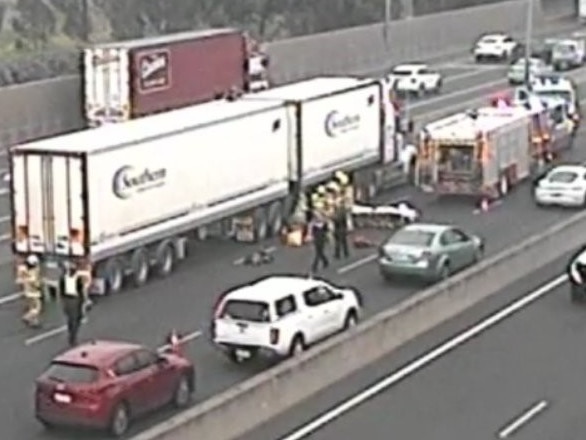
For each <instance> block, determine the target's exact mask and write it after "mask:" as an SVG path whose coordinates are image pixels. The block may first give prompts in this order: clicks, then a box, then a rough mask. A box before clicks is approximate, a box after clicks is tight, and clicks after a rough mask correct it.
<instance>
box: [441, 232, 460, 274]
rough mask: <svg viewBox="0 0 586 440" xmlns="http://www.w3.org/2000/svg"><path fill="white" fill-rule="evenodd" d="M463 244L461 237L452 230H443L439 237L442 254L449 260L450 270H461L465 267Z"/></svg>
mask: <svg viewBox="0 0 586 440" xmlns="http://www.w3.org/2000/svg"><path fill="white" fill-rule="evenodd" d="M463 244H464V243H463V242H462V238H461V236H459V235H458V234H456V233H455V231H454V230H453V229H447V230H445V231H444V232H443V233H442V234H441V236H440V245H441V249H442V253H443V254H445V255H446V256H447V257H448V258H449V260H450V266H451V269H452V270H458V269H461V268H462V267H463V266H464V265H465V258H464V255H463V254H464V252H463V249H462V247H463Z"/></svg>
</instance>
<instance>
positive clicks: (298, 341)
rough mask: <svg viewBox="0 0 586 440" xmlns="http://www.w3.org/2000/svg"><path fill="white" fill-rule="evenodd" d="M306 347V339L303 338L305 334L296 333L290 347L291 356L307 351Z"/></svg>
mask: <svg viewBox="0 0 586 440" xmlns="http://www.w3.org/2000/svg"><path fill="white" fill-rule="evenodd" d="M305 348H306V347H305V341H304V339H303V336H301V335H296V336H295V337H294V338H293V340H292V341H291V346H290V348H289V356H290V357H295V356H298V355H300V354H301V353H303V352H304V351H305Z"/></svg>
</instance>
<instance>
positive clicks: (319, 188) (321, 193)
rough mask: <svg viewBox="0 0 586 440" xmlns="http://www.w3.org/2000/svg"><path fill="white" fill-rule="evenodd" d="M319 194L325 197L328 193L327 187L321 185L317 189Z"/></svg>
mask: <svg viewBox="0 0 586 440" xmlns="http://www.w3.org/2000/svg"><path fill="white" fill-rule="evenodd" d="M317 193H318V194H320V195H324V194H325V193H326V187H325V186H323V185H320V186H318V187H317Z"/></svg>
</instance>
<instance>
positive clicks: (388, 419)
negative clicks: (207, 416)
mask: <svg viewBox="0 0 586 440" xmlns="http://www.w3.org/2000/svg"><path fill="white" fill-rule="evenodd" d="M566 262H567V260H566V259H563V260H560V261H558V262H557V263H556V264H552V265H550V266H548V267H547V268H545V269H541V268H536V271H535V273H533V274H531V275H530V276H528V277H526V278H524V279H522V280H519V281H518V282H516V283H514V284H513V285H511V286H507V287H506V288H505V289H503V290H502V291H501V292H499V293H498V294H497V295H496V296H495V298H492V299H490V300H489V301H486V302H484V303H482V304H480V305H478V306H477V307H474V308H473V309H471V310H470V311H469V312H467V313H464V314H462V315H460V316H459V317H457V318H456V319H455V320H453V321H450V322H448V323H446V324H444V325H442V326H440V327H438V328H436V329H434V330H432V331H431V332H429V333H428V334H426V335H424V336H422V337H421V338H418V339H415V340H414V341H412V342H411V343H409V344H408V345H406V346H404V347H402V348H401V349H400V350H398V351H397V352H394V353H393V354H392V355H391V356H388V357H386V358H384V359H383V360H381V361H380V362H377V363H376V364H374V365H372V366H369V367H368V368H367V369H365V370H362V371H360V372H358V373H356V374H354V375H352V376H350V377H349V378H347V379H346V380H344V381H342V382H340V383H338V384H336V385H335V386H332V387H331V388H330V389H328V390H326V391H324V392H322V393H320V395H318V396H317V397H315V398H313V399H311V400H309V401H306V402H303V403H302V404H301V405H299V406H298V407H296V408H294V409H293V410H291V411H289V412H287V413H285V414H283V415H281V416H279V417H278V418H276V419H273V420H272V421H270V422H269V423H267V424H266V425H264V426H262V427H260V428H259V429H257V430H255V431H253V432H251V433H249V434H247V435H246V436H245V437H243V438H241V439H240V440H301V439H307V440H339V439H350V438H362V437H364V436H365V435H366V436H367V437H368V439H369V440H388V439H389V438H392V439H396V440H413V439H434V440H454V439H475V440H490V439H509V438H511V439H518V440H551V439H559V440H580V439H583V438H584V432H585V430H586V417H584V405H583V402H584V395H586V382H585V381H584V379H583V378H584V371H585V368H586V351H584V350H582V349H581V347H582V346H583V341H584V339H585V338H586V309H585V308H584V307H583V306H578V305H574V304H572V303H571V302H570V300H569V286H568V284H567V283H566V282H564V278H565V277H563V276H560V274H561V273H562V272H563V269H562V268H563V266H564V265H565V263H566Z"/></svg>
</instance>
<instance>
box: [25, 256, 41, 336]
mask: <svg viewBox="0 0 586 440" xmlns="http://www.w3.org/2000/svg"><path fill="white" fill-rule="evenodd" d="M19 282H20V284H22V291H23V296H24V299H25V303H26V309H25V312H24V315H23V316H22V320H23V321H24V323H25V324H26V325H28V326H29V327H39V326H40V325H41V313H42V311H43V302H42V296H43V292H42V283H41V273H40V268H39V258H38V257H37V256H36V255H29V256H28V257H27V259H26V261H25V264H24V268H23V269H22V272H21V273H20V277H19Z"/></svg>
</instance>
